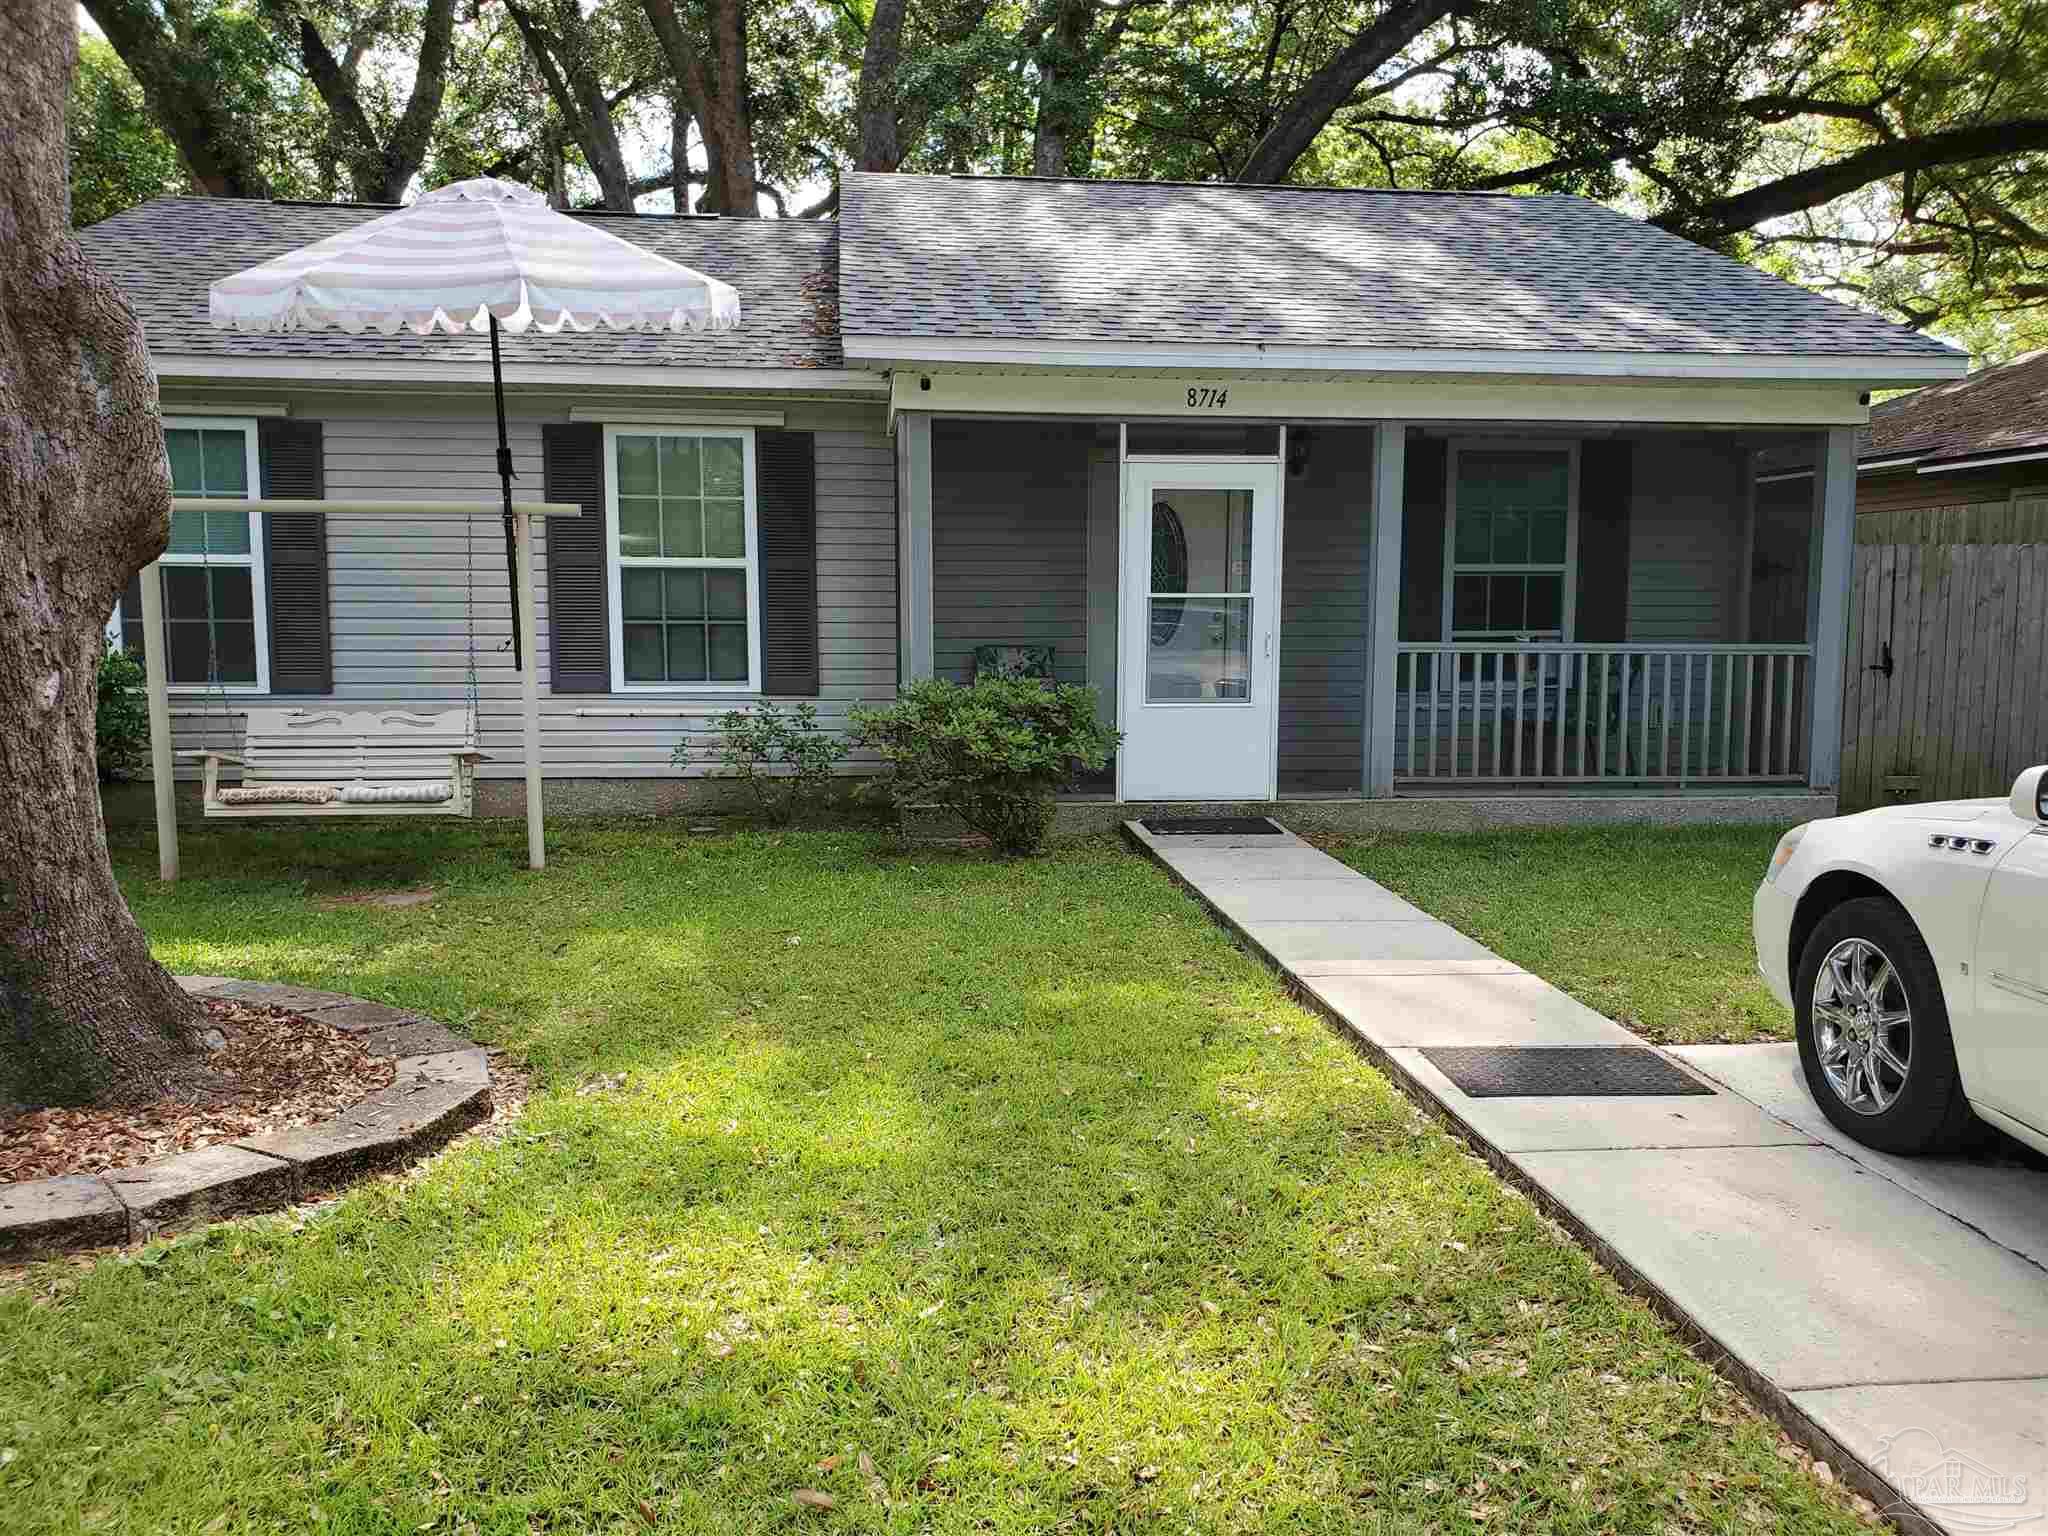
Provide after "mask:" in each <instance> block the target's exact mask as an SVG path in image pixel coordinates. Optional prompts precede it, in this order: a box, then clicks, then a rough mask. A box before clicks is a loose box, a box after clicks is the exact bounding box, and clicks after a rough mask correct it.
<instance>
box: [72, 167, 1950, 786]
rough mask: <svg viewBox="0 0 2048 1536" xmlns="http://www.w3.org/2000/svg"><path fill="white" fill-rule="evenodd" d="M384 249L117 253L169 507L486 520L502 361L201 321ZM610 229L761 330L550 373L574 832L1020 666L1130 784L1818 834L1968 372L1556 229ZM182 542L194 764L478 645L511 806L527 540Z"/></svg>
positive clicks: (341, 215)
mask: <svg viewBox="0 0 2048 1536" xmlns="http://www.w3.org/2000/svg"><path fill="white" fill-rule="evenodd" d="M375 212H376V210H371V209H364V208H360V207H329V206H309V205H304V204H287V203H261V202H231V201H222V200H208V199H173V198H166V199H158V200H156V201H153V202H150V203H147V204H144V205H142V206H140V207H138V208H134V209H131V210H129V211H127V212H125V213H122V214H120V215H117V216H116V217H114V218H112V219H110V220H108V221H106V222H105V223H102V224H100V225H97V226H94V227H93V228H91V229H89V230H87V231H85V232H84V235H83V237H82V238H83V239H84V241H85V244H86V246H87V249H88V250H89V252H90V253H91V255H92V256H93V257H94V259H95V260H97V261H98V262H100V263H101V264H102V265H103V266H104V267H105V268H106V269H107V270H108V271H109V272H110V273H111V274H112V275H113V276H114V277H115V278H116V279H117V281H119V282H120V283H121V284H122V286H123V287H124V288H125V290H126V291H127V292H128V293H129V294H130V295H131V297H132V298H133V299H134V301H135V303H136V306H137V308H138V310H139V311H140V312H141V315H142V318H143V322H144V325H145V327H146V329H147V332H148V336H149V342H150V348H151V352H152V355H153V356H154V358H155V361H156V365H157V369H158V373H159V376H160V379H161V381H162V387H163V395H164V402H165V412H166V430H167V432H168V433H169V435H170V446H171V458H172V464H173V469H174V474H175V476H176V478H177V481H178V487H179V489H180V491H181V492H184V493H186V494H205V495H208V496H218V497H221V498H222V499H223V500H232V499H234V498H236V497H238V496H243V495H247V494H250V493H252V492H255V493H268V494H271V495H275V496H309V495H311V496H319V495H326V496H330V497H332V496H349V497H355V498H365V499H369V498H389V499H431V498H443V499H460V500H475V499H488V498H489V497H490V496H491V495H492V494H493V493H494V490H495V479H494V460H493V448H494V444H495V428H494V426H493V423H492V419H491V412H490V403H489V392H488V385H487V380H488V376H489V375H488V365H487V353H486V350H485V342H484V340H483V339H482V338H473V337H454V338H450V337H435V338H430V339H422V338H417V337H413V336H410V335H404V334H401V335H397V336H380V335H372V334H366V335H359V336H348V335H342V334H333V333H299V334H288V335H273V336H251V335H243V334H235V333H228V332H219V331H215V330H213V329H212V328H211V327H210V326H209V324H208V322H207V318H206V286H207V284H208V283H209V282H210V281H212V280H213V279H215V278H217V277H220V276H223V275H225V274H227V273H229V272H231V271H235V270H238V269H240V268H242V267H246V266H248V265H251V264H253V263H255V262H257V261H260V260H263V259H265V258H268V257H270V256H273V255H276V254H279V253H281V252H283V251H286V250H289V249H292V248H294V247H297V246H300V245H304V244H307V243H309V242H311V241H313V240H315V239H318V238H321V237H322V236H325V235H329V234H333V233H335V232H337V231H339V230H343V229H346V228H348V227H349V226H350V225H351V224H353V223H355V222H357V221H360V220H364V219H367V218H370V217H372V216H374V214H375ZM592 217H601V218H605V219H607V224H606V227H607V228H609V229H612V230H614V231H615V232H616V233H618V234H620V235H622V236H624V237H625V238H627V239H629V240H633V241H636V242H638V243H641V244H644V245H647V246H648V247H650V248H652V249H655V250H657V251H660V252H661V253H662V254H664V255H668V256H671V257H673V258H675V259H676V260H679V261H681V262H683V263H685V264H686V265H689V266H693V267H696V268H698V269H699V270H702V271H704V272H707V273H709V274H711V275H713V276H716V277H720V278H723V279H725V280H727V281H729V282H731V283H733V284H734V285H735V286H736V287H738V288H739V290H740V292H741V294H742V297H743V301H744V304H745V313H746V320H745V324H744V326H743V327H742V328H741V329H740V330H738V331H736V332H733V333H730V334H722V335H681V336H672V335H641V334H611V333H593V334H588V335H568V334H564V335H560V336H555V337H541V336H521V337H515V338H508V341H507V355H506V379H507V387H508V393H509V399H510V414H511V431H512V445H513V453H514V459H515V463H516V466H517V469H518V471H519V474H520V475H521V477H522V480H523V481H524V483H525V485H526V486H528V487H529V488H530V490H529V492H528V494H531V493H532V491H540V492H541V493H543V494H544V495H545V497H546V498H547V499H548V500H554V501H573V502H577V503H579V504H581V505H582V507H583V508H584V510H585V512H586V513H587V514H588V515H587V516H586V517H584V518H580V519H563V520H557V521H555V522H554V523H552V524H550V525H549V526H548V527H547V528H546V529H545V531H544V533H543V535H542V536H541V544H540V547H539V550H538V564H539V568H540V570H541V572H542V576H541V578H540V579H541V582H542V592H541V594H540V627H541V636H542V638H541V644H540V650H541V656H540V661H541V664H542V671H541V673H540V680H541V687H542V691H543V697H542V710H543V716H542V725H543V749H544V768H545V773H546V775H547V778H548V780H549V790H550V796H551V799H552V800H553V802H554V804H555V805H556V806H557V807H561V806H564V805H569V804H576V803H581V804H586V805H596V806H608V807H609V806H621V807H623V806H633V805H655V804H665V803H672V802H673V801H675V800H676V799H677V798H678V797H681V798H688V796H689V795H690V794H691V793H692V790H691V788H690V787H689V786H688V785H687V784H686V783H684V782H683V781H682V780H679V778H678V775H677V773H676V771H675V770H674V769H673V768H672V767H671V766H670V761H669V757H670V749H671V747H672V746H673V745H674V743H675V742H676V741H677V740H678V738H679V737H684V736H701V735H702V734H703V733H704V732H705V731H706V730H707V729H708V726H709V722H710V720H711V719H712V717H714V716H715V715H716V714H718V713H720V712H722V711H724V710H726V709H728V708H732V707H743V706H744V705H746V704H747V703H748V702H749V701H752V700H755V699H760V698H764V697H765V698H775V699H778V700H796V699H810V700H814V701H815V702H816V703H817V705H818V708H819V711H820V714H821V716H822V717H823V718H824V719H825V720H826V721H827V722H828V723H829V724H832V725H834V726H837V725H840V724H843V722H844V720H845V716H846V712H847V711H848V710H849V709H850V708H851V707H852V706H853V705H855V704H857V703H859V702H861V701H863V700H877V699H882V698H886V697H887V696H889V695H890V694H891V693H892V692H893V690H894V689H895V687H896V686H897V684H898V683H899V681H901V680H905V679H910V678H916V677H922V676H927V675H932V674H938V675H941V676H947V677H953V678H960V679H965V678H966V677H968V676H969V675H970V674H971V672H972V669H973V666H974V664H975V663H974V658H975V654H976V652H977V650H978V649H979V648H981V647H986V646H992V645H994V646H1032V647H1041V648H1046V649H1047V650H1049V653H1050V662H1051V667H1052V670H1053V672H1054V673H1055V675H1057V676H1058V677H1060V678H1061V679H1063V680H1066V681H1070V682H1074V683H1080V684H1085V685H1087V686H1089V687H1091V688H1093V689H1094V690H1095V691H1096V693H1097V695H1098V697H1099V699H1100V700H1101V703H1102V707H1103V708H1104V709H1105V710H1106V711H1109V712H1113V713H1114V715H1115V716H1116V718H1117V721H1118V724H1119V725H1120V727H1121V728H1122V730H1123V731H1124V733H1125V742H1124V747H1123V750H1122V751H1121V752H1120V753H1119V754H1118V758H1117V762H1116V765H1115V773H1114V776H1113V778H1112V779H1111V780H1109V781H1106V782H1105V783H1104V785H1103V786H1101V788H1102V791H1103V792H1104V793H1114V795H1115V796H1116V797H1117V798H1118V799H1120V800H1122V801H1127V802H1154V801H1233V802H1236V801H1269V800H1273V799H1276V798H1286V797H1294V796H1315V797H1321V798H1334V799H1340V800H1341V799H1352V798H1357V799H1365V798H1380V797H1387V796H1410V795H1422V794H1443V793H1453V794H1459V795H1483V796H1486V797H1490V798H1493V799H1502V798H1506V799H1513V798H1515V797H1520V796H1537V795H1548V796H1556V795H1559V794H1568V793H1570V792H1574V791H1579V792H1584V791H1588V790H1598V791H1600V792H1602V793H1603V794H1611V793H1613V792H1616V791H1622V792H1639V793H1654V794H1657V795H1660V796H1668V795H1671V794H1673V793H1674V792H1682V793H1683V794H1685V795H1688V796H1706V797H1726V796H1729V795H1731V794H1734V795H1744V796H1746V795H1750V794H1753V793H1755V792H1757V791H1758V790H1760V789H1761V790H1772V791H1785V792H1798V791H1802V790H1803V791H1808V792H1815V793H1819V794H1821V795H1823V796H1824V795H1826V794H1827V793H1828V792H1829V791H1831V790H1832V788H1833V787H1834V784H1835V782H1836V774H1837V771H1838V765H1839V753H1840V746H1841V718H1840V697H1841V679H1842V671H1843V637H1844V632H1845V612H1846V605H1847V601H1848V567H1849V555H1850V536H1851V524H1852V502H1853V493H1854V488H1855V484H1856V437H1857V433H1858V431H1859V430H1860V429H1861V428H1862V427H1863V426H1864V425H1865V423H1866V420H1867V418H1868V409H1867V403H1866V402H1867V398H1868V394H1869V392H1870V391H1873V390H1883V389H1892V388H1899V387H1903V386H1910V385H1918V384H1924V383H1930V382H1938V381H1945V380H1949V379H1954V378H1959V377H1960V376H1961V375H1962V374H1963V372H1964V370H1965V368H1966V365H1967V359H1965V358H1964V357H1963V356H1962V355H1961V354H1959V353H1956V352H1954V351H1952V350H1950V349H1949V348H1947V347H1945V346H1943V345H1941V344H1939V343H1937V342H1934V341H1931V340H1929V339H1927V338H1925V337H1922V336H1919V335H1916V334H1914V333H1912V332H1910V331H1907V330H1904V329H1902V328H1900V327H1898V326H1895V325H1892V324H1890V323H1888V322H1886V321H1883V320H1881V319H1878V318H1876V317H1874V316H1872V315H1869V314H1866V313H1862V312H1860V311H1856V310H1853V309H1849V308H1847V307H1845V306H1842V305H1840V304H1837V303H1835V302H1833V301H1831V300H1828V299H1824V298H1820V297H1817V296H1815V295H1813V294H1810V293H1807V292H1804V291H1802V290H1800V289H1798V288H1795V287H1792V286H1790V285H1788V284H1785V283H1783V282H1780V281H1778V280H1777V279H1775V278H1772V277H1769V276H1766V275H1765V274H1763V273H1760V272H1758V271H1756V270H1754V269H1752V268H1749V267H1746V266H1743V265H1741V264H1739V263H1737V262H1734V261H1731V260H1728V259H1726V258H1723V257H1721V256H1718V255H1715V254H1713V253H1712V252H1709V251H1706V250H1703V249H1701V248H1699V247H1697V246H1694V245H1691V244H1689V243H1687V242H1685V241H1682V240H1679V239H1677V238H1675V237H1673V236H1670V235H1667V234H1664V233H1662V232H1660V231H1657V230H1655V229H1652V228H1650V227H1648V226H1646V225H1643V224H1640V223H1637V222H1635V221H1633V220H1630V219H1628V218H1626V217H1624V216H1622V215H1619V214H1616V213H1614V212H1612V211H1610V210H1608V209H1605V208H1602V207H1600V206H1599V205H1597V204H1594V203H1590V202H1587V201H1584V200H1581V199H1577V198H1572V197H1565V196H1551V195H1545V196H1532V197H1518V196H1508V195H1489V194H1451V193H1433V192H1379V191H1348V190H1325V189H1313V188H1292V187H1237V186H1214V185H1167V184H1131V183H1113V182H1088V181H1044V180H1030V179H1015V178H994V177H991V178H970V177H945V176H899V175H868V174H861V173H849V174H848V175H847V176H846V177H845V179H844V182H843V186H842V194H841V211H840V217H839V218H838V220H837V221H836V222H830V223H809V222H798V221H756V220H721V219H715V218H693V217H681V218H649V217H640V218H632V217H621V216H610V215H592ZM1800 453H1803V454H1804V455H1805V457H1806V462H1807V463H1809V464H1817V465H1818V466H1819V472H1818V473H1813V474H1809V475H1808V476H1807V478H1806V483H1805V486H1804V488H1803V490H1802V491H1801V492H1800V493H1799V494H1797V495H1788V494H1787V493H1786V492H1785V491H1783V490H1782V489H1779V490H1776V491H1774V492H1772V493H1770V495H1769V496H1767V497H1765V498H1764V499H1765V500H1768V501H1769V502H1770V503H1771V522H1770V536H1771V537H1775V538H1778V539H1780V540H1781V541H1783V540H1789V541H1793V542H1797V543H1799V545H1800V547H1801V548H1802V549H1803V550H1805V551H1807V552H1808V553H1809V555H1810V558H1809V559H1808V560H1807V562H1806V566H1805V574H1804V575H1803V576H1802V577H1801V580H1800V581H1799V583H1798V585H1797V589H1796V590H1794V589H1793V588H1792V587H1791V586H1790V585H1789V584H1787V583H1785V582H1780V583H1779V584H1778V586H1777V587H1776V588H1772V589H1771V590H1768V591H1759V589H1758V584H1757V583H1756V582H1755V581H1754V580H1753V576H1752V572H1753V567H1754V564H1755V562H1754V560H1753V558H1752V557H1753V553H1754V550H1755V548H1756V545H1757V541H1758V537H1759V521H1760V520H1759V516H1758V507H1759V501H1760V496H1759V481H1760V479H1761V477H1762V475H1763V474H1764V473H1765V471H1766V468H1767V466H1770V465H1772V464H1782V463H1783V462H1785V460H1786V457H1787V455H1788V454H1800ZM1774 483H1775V484H1782V483H1781V482H1774ZM189 521H190V522H191V526H189V527H186V528H183V529H182V530H181V531H180V534H179V536H178V538H177V539H176V540H175V541H174V547H173V552H172V553H171V554H169V555H167V556H166V557H165V558H166V563H167V567H168V568H169V576H170V580H169V581H168V582H167V601H168V620H169V625H170V628H171V644H170V645H169V647H168V648H167V649H168V663H169V666H170V671H171V681H172V684H173V686H174V688H175V689H176V690H178V691H177V693H176V694H175V701H176V702H175V707H174V711H173V713H174V721H173V724H174V729H175V731H176V734H177V736H178V745H179V746H180V747H191V746H197V745H200V744H201V743H202V742H207V743H209V744H212V743H216V742H218V741H221V740H232V738H233V735H234V732H235V731H236V730H237V729H238V726H237V721H236V711H237V709H238V708H242V707H247V706H248V705H249V704H250V703H252V702H253V701H257V700H262V701H265V702H278V703H285V702H291V701H306V700H328V701H333V702H347V703H350V704H351V705H354V706H357V707H362V706H369V705H378V706H388V705H404V706H407V707H411V708H414V709H425V708H449V707H454V706H456V705H459V704H460V703H461V702H462V701H463V700H464V698H465V697H466V696H467V694H466V690H467V683H468V674H469V667H470V662H471V657H472V655H473V656H474V658H475V664H476V668H477V677H478V692H479V695H480V701H481V702H480V706H479V709H480V725H481V730H482V736H483V746H484V750H485V751H486V752H490V753H492V754H493V755H494V757H496V758H497V759H498V761H497V762H495V763H486V764H485V765H484V766H483V769H482V775H483V777H482V782H481V784H480V790H479V798H480V800H481V802H482V804H483V806H484V808H485V809H487V810H493V809H495V810H507V809H511V808H514V807H516V805H517V804H518V801H519V796H520V793H521V790H520V785H519V781H518V778H517V774H518V772H519V769H518V757H519V751H518V745H517V742H518V714H517V704H516V699H517V683H516V680H515V674H514V672H513V670H512V658H511V655H510V652H509V636H510V607H509V604H508V600H507V599H508V587H507V584H506V576H505V566H504V557H503V552H502V545H501V543H500V539H499V534H498V531H497V525H496V519H484V518H478V519H476V520H474V522H473V523H471V522H468V521H465V520H461V519H452V520H451V519H423V520H421V521H420V522H419V523H418V524H416V525H407V524H402V523H401V524H394V523H393V522H392V521H391V520H390V519H388V518H385V519H380V520H374V521H373V520H369V519H361V520H352V519H350V518H349V517H347V516H345V515H339V514H337V515H334V516H331V517H312V516H292V517H284V516H278V517H273V518H271V519H270V521H269V525H268V526H266V525H265V524H264V520H263V518H262V517H261V516H260V514H255V513H244V514H235V513H232V512H224V513H223V514H219V515H213V514H209V515H208V517H207V518H205V519H204V520H203V521H204V527H203V528H202V527H200V526H199V520H197V519H191V520H189ZM193 567H198V569H197V570H196V571H195V570H193V569H192V568H193ZM1781 589H1782V590H1781ZM208 594H210V601H209V600H207V595H208ZM128 606H132V605H124V612H123V613H122V614H121V615H120V616H119V618H120V619H121V620H126V621H127V622H129V623H130V624H131V625H132V622H133V616H132V614H130V613H128V612H126V611H125V609H126V607H128ZM472 632H473V633H474V635H475V637H476V639H475V645H474V647H472V645H471V643H470V640H469V636H470V635H471V633H472ZM216 671H217V672H218V673H219V674H220V676H219V677H218V678H215V677H214V676H213V674H214V673H215V672H216ZM703 771H704V769H703V768H701V767H699V768H693V769H692V770H690V772H691V774H693V775H696V774H701V773H702V772H703Z"/></svg>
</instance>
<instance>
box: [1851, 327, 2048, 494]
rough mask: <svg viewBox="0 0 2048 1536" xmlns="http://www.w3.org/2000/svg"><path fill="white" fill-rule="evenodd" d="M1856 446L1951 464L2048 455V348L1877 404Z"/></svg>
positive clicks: (1920, 462) (1860, 450)
mask: <svg viewBox="0 0 2048 1536" xmlns="http://www.w3.org/2000/svg"><path fill="white" fill-rule="evenodd" d="M1856 449H1857V457H1858V458H1859V459H1861V460H1864V461H1866V462H1868V461H1871V460H1877V461H1881V462H1882V461H1889V460H1907V461H1909V462H1911V463H1912V464H1914V465H1915V466H1917V467H1932V466H1935V465H1940V466H1943V467H1946V468H1960V467H1963V466H1964V465H1965V464H1975V463H1979V462H1982V461H1985V460H1994V461H1995V460H1997V459H1999V458H2002V457H2004V456H2007V455H2019V454H2029V455H2032V454H2048V352H2036V353H2034V354H2032V355H2030V356H2028V357H2023V358H2021V359H2020V360H2019V361H2018V362H2016V363H2007V364H2006V365H2005V366H2004V367H2002V368H1985V369H1982V370H1981V371H1979V372H1977V373H1973V374H1971V375H1970V376H1969V377H1968V378H1966V379H1956V380H1954V381H1953V382H1951V383H1947V384H1930V385H1929V386H1928V387H1927V388H1925V389H1916V390H1914V391H1913V393H1912V394H1910V395H1901V396H1899V397H1898V398H1897V399H1895V400H1886V401H1884V402H1883V403H1882V404H1880V405H1874V406H1872V407H1871V409H1870V425H1869V427H1868V428H1866V429H1865V430H1864V432H1863V434H1862V435H1861V437H1860V438H1859V440H1858V442H1857V445H1856ZM1900 467H1901V468H1904V467H1905V466H1904V465H1903V464H1902V465H1901V466H1900Z"/></svg>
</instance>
